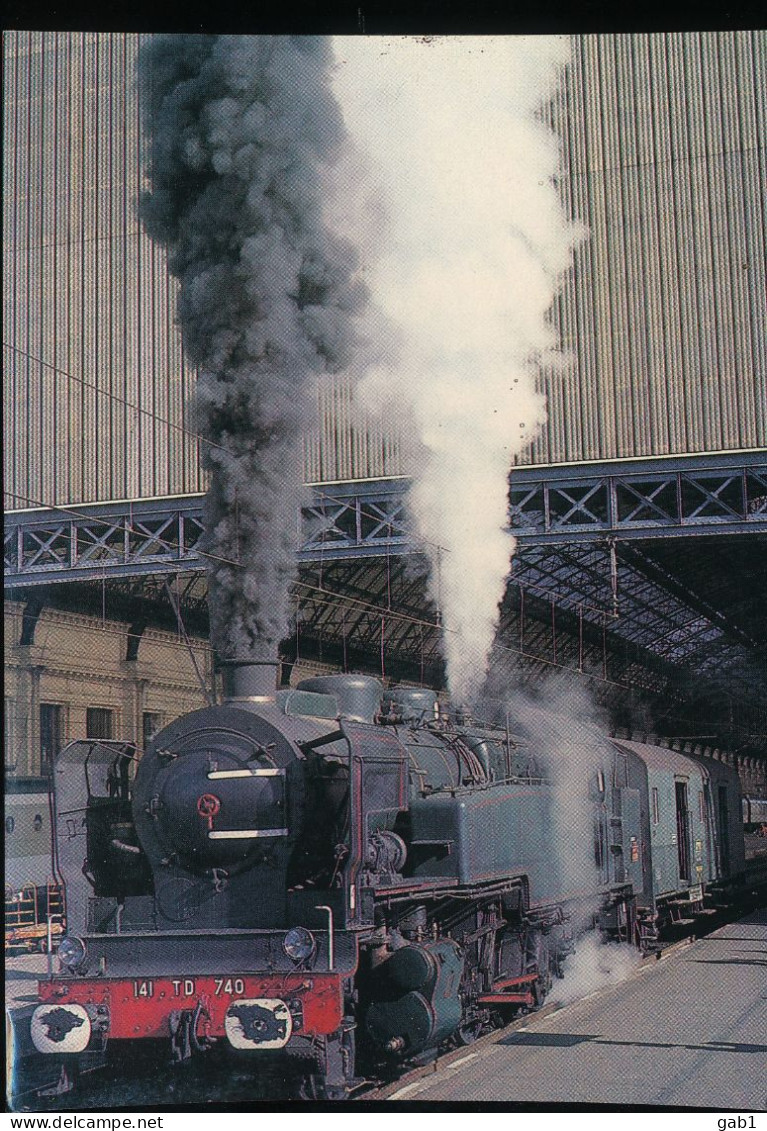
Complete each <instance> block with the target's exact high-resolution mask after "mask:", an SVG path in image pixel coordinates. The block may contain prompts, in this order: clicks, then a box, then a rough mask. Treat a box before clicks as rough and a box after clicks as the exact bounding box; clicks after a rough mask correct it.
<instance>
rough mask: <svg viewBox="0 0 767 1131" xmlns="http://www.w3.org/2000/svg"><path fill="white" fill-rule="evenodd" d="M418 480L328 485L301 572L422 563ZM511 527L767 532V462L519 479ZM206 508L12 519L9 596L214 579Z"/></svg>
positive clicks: (308, 531) (7, 551)
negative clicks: (415, 525) (169, 576)
mask: <svg viewBox="0 0 767 1131" xmlns="http://www.w3.org/2000/svg"><path fill="white" fill-rule="evenodd" d="M408 482H409V481H408V480H407V479H388V480H375V481H361V482H355V483H339V484H329V485H320V486H316V487H314V488H313V496H314V497H313V499H312V500H311V501H310V502H308V503H307V504H306V505H305V506H304V507H303V508H302V514H301V518H300V522H299V530H298V532H297V546H298V550H297V558H298V561H299V562H300V563H307V562H313V561H320V560H321V561H325V562H331V561H339V560H344V559H352V558H356V559H361V558H370V557H377V556H379V555H387V556H390V555H396V554H404V553H411V552H413V551H414V550H417V546H416V545H415V543H414V540H413V538H412V536H411V534H410V532H409V530H408V523H407V517H406V510H405V496H406V492H407V487H408ZM510 499H511V509H510V514H511V527H512V531H513V533H514V535H515V537H516V538H517V539H518V541H519V542H520V543H522V544H535V545H536V546H543V545H564V544H568V545H570V544H578V543H581V544H582V543H589V542H593V541H594V540H599V539H606V538H615V539H620V541H621V542H625V541H637V540H642V541H646V540H650V539H656V538H680V537H684V536H687V535H700V534H719V535H721V534H746V533H751V532H757V531H759V530H762V531H765V530H767V456H766V455H764V454H763V453H758V454H752V455H749V454H748V453H746V454H727V455H719V456H700V457H694V458H693V457H688V458H685V459H679V460H670V459H669V460H644V461H630V462H626V463H617V462H616V463H608V464H591V465H588V464H578V465H559V466H552V467H544V468H541V467H519V468H515V469H514V471H513V472H512V475H511V494H510ZM203 534H204V527H203V496H202V495H185V496H177V497H170V498H164V499H156V498H155V499H139V500H134V501H123V502H110V503H96V504H80V505H77V506H71V507H65V506H62V507H54V508H50V509H43V508H37V509H30V510H19V511H10V512H8V513H7V514H6V521H5V535H4V567H5V585H6V587H11V588H13V587H16V586H24V587H25V588H26V587H28V586H32V585H39V584H51V583H52V582H56V581H84V580H88V579H94V578H95V579H99V578H117V577H125V576H131V575H133V576H135V575H142V574H147V573H165V572H171V573H176V572H178V571H179V570H180V569H184V570H187V569H202V568H204V566H205V551H204V549H203V547H202V546H201V544H200V543H201V539H202V537H203Z"/></svg>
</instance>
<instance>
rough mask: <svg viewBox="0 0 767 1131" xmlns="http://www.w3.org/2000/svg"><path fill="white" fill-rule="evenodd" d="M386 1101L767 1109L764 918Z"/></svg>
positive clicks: (744, 922) (641, 971)
mask: <svg viewBox="0 0 767 1131" xmlns="http://www.w3.org/2000/svg"><path fill="white" fill-rule="evenodd" d="M556 995H557V988H556V985H555V986H554V988H553V990H552V994H551V1000H555V999H556ZM388 1099H389V1100H393V1101H394V1102H397V1101H399V1100H402V1101H408V1102H409V1101H414V1102H418V1103H428V1104H430V1105H431V1104H444V1105H449V1104H450V1103H462V1102H482V1103H493V1102H500V1103H520V1104H527V1103H540V1104H547V1105H548V1104H561V1105H563V1107H564V1106H567V1105H572V1104H582V1105H595V1106H596V1105H601V1104H608V1105H642V1106H644V1105H651V1106H657V1107H658V1108H659V1109H666V1110H668V1109H671V1110H673V1109H676V1108H709V1109H712V1110H717V1111H730V1110H732V1111H741V1112H743V1111H765V1110H767V909H762V910H760V911H757V912H754V913H752V914H750V915H748V916H747V917H746V918H744V919H741V920H740V921H739V922H736V923H731V924H728V925H727V926H724V927H721V928H719V929H718V930H716V931H713V932H712V933H711V934H710V935H707V936H706V937H704V938H701V939H698V940H696V941H693V942H691V943H689V944H684V945H681V946H680V947H679V948H677V949H674V950H673V951H670V952H666V953H665V954H664V956H663V957H662V959H661V960H660V961H651V962H644V963H643V964H642V965H641V966H637V967H635V969H634V970H633V972H632V973H630V974H629V976H628V977H627V978H626V980H625V981H623V982H621V983H619V984H615V985H612V986H610V987H608V988H605V989H601V990H599V989H597V990H595V991H594V992H592V993H590V994H589V996H587V997H586V998H584V999H583V1000H580V1001H577V1002H575V1003H574V1004H572V1005H568V1006H567V1008H565V1009H561V1010H558V1011H556V1012H553V1013H548V1012H547V1015H546V1016H540V1017H536V1016H535V1015H533V1016H531V1017H530V1018H528V1019H527V1023H526V1024H525V1025H523V1027H521V1028H516V1029H515V1030H514V1031H513V1032H508V1031H507V1032H505V1033H504V1032H501V1033H499V1034H497V1035H494V1036H492V1037H489V1038H484V1039H483V1040H482V1041H480V1042H478V1043H477V1045H476V1046H474V1049H467V1050H466V1052H465V1054H464V1055H463V1056H459V1057H458V1058H457V1059H453V1060H452V1063H450V1064H449V1065H447V1066H446V1067H444V1068H443V1067H441V1066H438V1067H437V1070H436V1071H435V1072H434V1073H432V1074H431V1075H429V1076H424V1077H423V1078H422V1079H420V1080H417V1081H415V1082H414V1083H412V1084H405V1086H404V1087H400V1088H398V1089H393V1090H392V1091H391V1093H390V1094H389V1096H388Z"/></svg>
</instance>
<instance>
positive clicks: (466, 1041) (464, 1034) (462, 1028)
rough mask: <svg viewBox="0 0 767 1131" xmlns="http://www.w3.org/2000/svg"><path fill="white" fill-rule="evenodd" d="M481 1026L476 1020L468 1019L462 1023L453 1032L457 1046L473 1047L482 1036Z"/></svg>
mask: <svg viewBox="0 0 767 1131" xmlns="http://www.w3.org/2000/svg"><path fill="white" fill-rule="evenodd" d="M482 1030H483V1025H482V1022H481V1021H480V1020H479V1019H478V1018H476V1017H475V1018H468V1019H467V1020H465V1021H462V1022H461V1024H460V1025H459V1026H458V1028H457V1029H456V1032H455V1039H456V1041H457V1043H458V1044H459V1045H473V1044H474V1042H475V1041H476V1040H477V1039H478V1038H479V1037H481V1036H482Z"/></svg>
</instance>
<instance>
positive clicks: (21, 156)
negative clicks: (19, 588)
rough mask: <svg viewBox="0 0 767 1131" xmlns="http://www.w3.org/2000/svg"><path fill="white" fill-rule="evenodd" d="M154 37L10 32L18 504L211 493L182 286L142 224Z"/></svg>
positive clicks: (7, 358)
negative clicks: (185, 339)
mask: <svg viewBox="0 0 767 1131" xmlns="http://www.w3.org/2000/svg"><path fill="white" fill-rule="evenodd" d="M138 46H139V37H138V36H135V35H122V34H119V35H104V34H93V33H83V34H81V33H73V34H70V33H55V32H44V33H40V32H13V33H9V34H8V35H6V37H5V101H4V106H5V131H6V149H5V157H4V183H5V185H6V189H7V191H6V194H5V213H4V247H5V277H6V279H7V280H9V281H10V286H9V287H8V288H7V294H6V305H5V326H6V333H5V342H6V343H7V346H5V347H4V351H3V353H4V369H5V382H6V386H5V387H6V398H7V399H6V404H7V405H8V413H7V419H8V423H9V427H8V430H7V431H8V433H9V442H8V446H7V449H6V464H5V482H6V490H7V491H8V492H9V493H11V494H12V496H15V498H13V497H12V498H11V499H10V501H9V505H11V506H13V505H16V506H24V505H34V504H35V503H37V502H44V503H45V504H51V503H60V502H67V503H72V502H84V501H93V500H105V499H109V498H119V497H125V496H132V497H140V496H148V495H163V494H168V493H178V492H183V491H196V490H200V489H201V488H202V487H203V486H204V482H203V478H202V476H201V473H200V469H199V461H198V455H197V441H196V439H195V438H194V437H193V436H192V435H190V434H189V433H188V432H187V430H186V428H185V419H184V415H185V407H184V406H185V403H186V402H187V401H188V398H189V395H190V392H191V390H192V388H193V383H194V374H193V373H192V372H190V370H189V367H188V366H186V365H185V363H184V360H183V356H182V351H181V343H180V340H179V334H178V330H177V328H176V326H175V324H174V308H175V284H174V283H173V281H172V280H171V279H170V277H169V275H168V272H167V268H166V264H165V260H164V256H163V254H162V253H161V252H160V251H158V250H157V249H156V248H154V247H153V246H152V244H151V242H150V241H149V240H148V238H147V237H146V235H145V234H144V233H143V231H141V229H140V227H139V222H138V218H137V215H136V201H137V198H138V194H139V190H140V188H141V177H142V173H141V160H140V156H141V155H140V146H141V135H140V128H139V111H140V107H139V99H138V92H137V89H136V83H135V61H136V53H137V50H138Z"/></svg>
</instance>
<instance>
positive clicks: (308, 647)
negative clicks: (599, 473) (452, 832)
mask: <svg viewBox="0 0 767 1131" xmlns="http://www.w3.org/2000/svg"><path fill="white" fill-rule="evenodd" d="M766 563H767V535H764V534H761V533H749V534H745V535H741V536H738V535H727V536H721V535H706V534H700V535H698V536H694V537H690V536H687V537H685V538H678V539H677V538H665V539H655V540H648V541H642V540H631V541H626V542H621V541H620V540H617V541H616V540H601V541H600V540H598V541H594V542H578V543H567V542H563V543H559V544H556V545H551V544H549V545H535V544H534V543H526V544H523V545H520V546H519V547H518V550H517V553H516V555H515V557H514V559H513V561H512V570H511V575H510V580H509V584H508V587H507V591H506V595H505V598H504V601H503V604H502V608H501V621H500V635H499V641H498V643H499V646H500V647H501V649H502V650H503V651H504V652H505V653H507V654H508V656H509V657H510V658H511V659H512V660H513V662H514V664H515V665H516V666H517V668H518V670H519V672H520V674H521V676H522V678H523V679H524V680H528V681H530V682H533V683H534V682H535V681H536V680H539V679H540V678H541V677H542V675H543V673H545V672H552V671H561V672H570V673H577V675H578V676H579V677H582V678H585V679H587V680H589V681H590V683H591V684H592V686H593V687H594V688H595V690H596V692H597V695H598V697H599V698H600V699H601V700H602V701H603V703H605V704H606V705H607V706H608V707H609V708H610V710H611V712H612V713H613V717H614V720H615V721H616V724H618V723H621V722H622V723H623V725H630V726H632V728H636V727H637V726H640V727H641V726H644V728H645V729H646V730H647V731H655V732H657V733H661V734H664V733H665V734H671V735H674V734H679V735H681V736H683V737H685V738H690V739H695V740H702V741H704V742H710V743H711V744H712V745H724V746H727V747H728V748H730V749H733V748H735V749H740V750H746V751H749V752H753V753H755V754H757V755H759V754H762V755H764V756H766V757H767V564H766ZM169 590H170V593H172V594H173V603H175V604H176V605H177V606H178V608H179V609H180V612H181V615H182V618H183V621H184V625H185V628H186V631H187V632H189V634H190V635H194V636H206V635H207V630H208V621H207V584H206V579H205V575H204V573H201V572H193V571H189V572H181V573H179V574H177V575H175V576H171V577H168V576H167V575H166V576H164V577H159V576H152V575H147V576H143V577H128V578H121V579H110V580H108V581H105V582H102V583H98V582H78V583H73V584H58V585H52V586H49V587H45V592H44V594H43V593H42V592H41V590H40V588H39V587H38V588H37V589H36V590H35V591H34V595H36V596H38V597H41V598H42V599H43V600H44V601H46V602H49V603H51V604H55V605H56V606H59V607H61V606H67V607H70V608H77V609H78V610H79V611H81V612H91V613H96V614H97V615H106V616H108V617H111V618H115V619H119V620H125V621H126V622H127V623H131V622H134V623H140V622H141V623H152V624H157V625H165V626H166V627H169V628H172V629H174V630H175V629H176V628H177V618H176V613H175V611H174V609H173V604H172V603H171V600H170V598H169ZM25 593H26V594H27V595H31V593H32V591H24V590H21V591H19V590H16V591H15V594H14V596H15V599H19V598H20V597H21V598H22V599H24V594H25ZM294 601H295V608H296V613H297V617H296V625H297V627H296V633H295V638H293V639H291V640H288V641H284V642H283V647H282V651H283V653H284V654H285V655H286V656H287V658H288V659H289V660H295V659H306V658H309V659H312V660H316V661H322V662H326V663H329V664H331V665H333V666H338V667H340V668H347V669H349V670H355V669H356V670H360V669H362V670H368V671H373V672H376V673H377V674H383V675H384V676H387V677H392V678H394V679H404V680H408V681H416V682H424V683H427V684H430V685H432V686H439V685H440V684H441V682H442V681H443V678H444V672H443V664H442V653H441V636H442V628H441V625H440V617H439V614H438V611H437V610H436V608H435V607H434V604H433V603H432V601H431V600H430V599H429V597H428V594H427V583H426V562H425V558H424V557H423V555H421V554H418V553H412V554H406V555H399V556H397V555H392V556H383V555H382V556H378V557H374V558H367V559H366V558H354V559H348V560H334V561H329V562H326V563H323V562H322V561H321V560H320V561H319V562H314V563H311V564H304V565H302V566H301V568H300V571H299V576H298V580H297V583H296V585H295V587H294Z"/></svg>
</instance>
